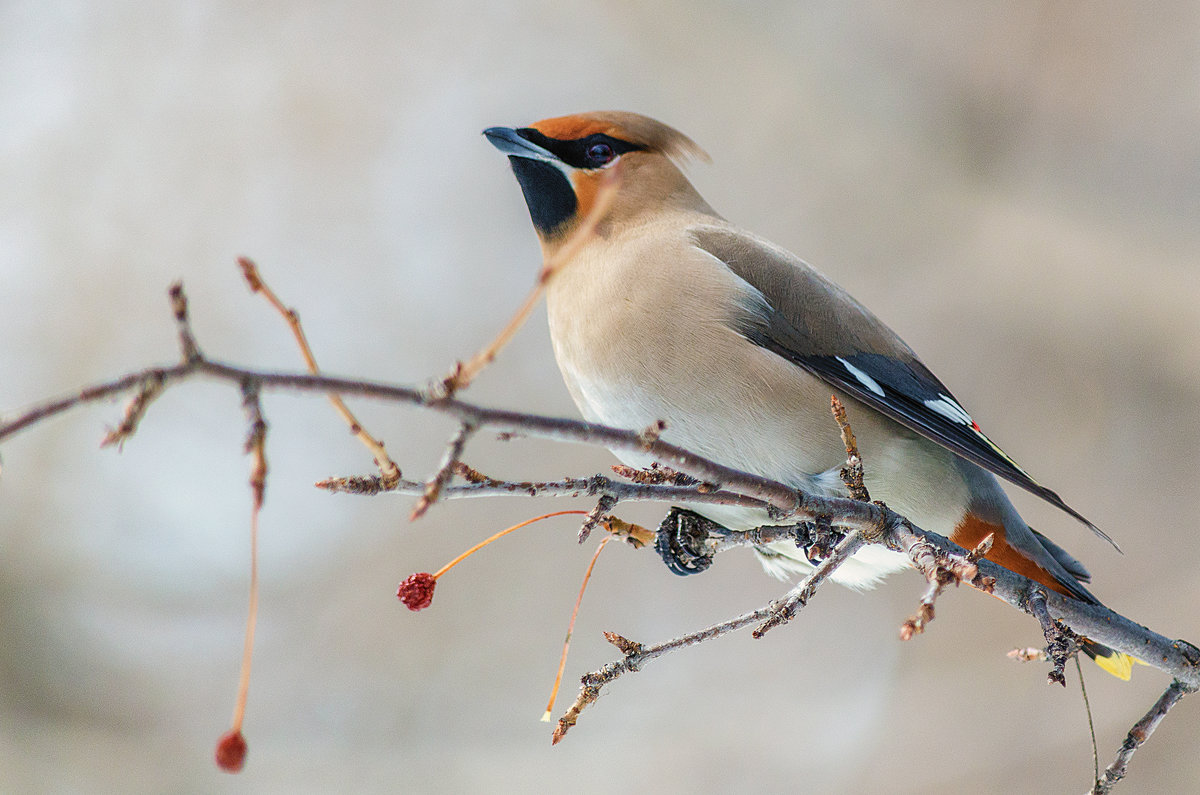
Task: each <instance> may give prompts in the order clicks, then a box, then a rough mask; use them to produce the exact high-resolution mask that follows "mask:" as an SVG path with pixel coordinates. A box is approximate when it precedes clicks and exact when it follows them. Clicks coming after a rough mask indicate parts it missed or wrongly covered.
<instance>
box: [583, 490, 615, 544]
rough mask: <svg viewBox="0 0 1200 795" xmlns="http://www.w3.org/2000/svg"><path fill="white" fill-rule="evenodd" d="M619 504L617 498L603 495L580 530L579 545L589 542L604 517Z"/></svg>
mask: <svg viewBox="0 0 1200 795" xmlns="http://www.w3.org/2000/svg"><path fill="white" fill-rule="evenodd" d="M616 504H617V498H616V497H614V496H613V495H611V494H603V495H601V496H600V500H599V501H598V502H597V503H596V507H595V508H593V509H592V510H591V512H590V513H589V514H588V515H587V518H586V519H584V520H583V524H582V525H581V526H580V528H579V543H580V544H582V543H583V542H584V541H587V539H588V536H589V535H591V534H592V531H593V530H595V529H596V525H598V524H599V523H600V520H601V519H603V518H604V515H605V514H607V513H608V512H609V511H611V510H612V509H613V508H614V507H615V506H616Z"/></svg>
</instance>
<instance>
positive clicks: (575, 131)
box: [529, 113, 634, 143]
mask: <svg viewBox="0 0 1200 795" xmlns="http://www.w3.org/2000/svg"><path fill="white" fill-rule="evenodd" d="M529 126H530V127H532V128H533V129H535V130H537V131H538V132H540V133H541V134H542V135H545V136H547V137H549V138H557V139H559V140H560V141H571V140H574V139H576V138H586V137H587V136H589V135H595V134H597V133H602V134H604V135H611V136H612V137H613V138H620V139H622V140H624V136H625V135H627V134H628V133H626V132H625V130H623V129H622V128H621V126H620V125H619V124H617V123H616V120H614V119H610V118H602V117H600V116H599V115H598V114H594V113H576V114H572V115H570V116H555V117H554V118H552V119H542V120H541V121H537V122H534V123H533V124H531V125H529ZM630 143H634V142H633V141H631V142H630Z"/></svg>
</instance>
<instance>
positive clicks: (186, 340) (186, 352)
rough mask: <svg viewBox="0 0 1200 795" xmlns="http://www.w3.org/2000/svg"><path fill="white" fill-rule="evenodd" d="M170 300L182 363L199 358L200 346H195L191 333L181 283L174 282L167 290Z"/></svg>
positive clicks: (193, 336)
mask: <svg viewBox="0 0 1200 795" xmlns="http://www.w3.org/2000/svg"><path fill="white" fill-rule="evenodd" d="M167 294H168V296H170V298H171V314H173V315H174V316H175V328H176V331H177V332H178V333H179V347H180V349H181V352H182V354H183V361H184V362H191V361H195V360H196V359H199V358H201V356H202V354H201V353H200V346H199V345H197V344H196V335H195V334H193V333H192V321H191V319H190V318H189V317H188V301H187V294H185V293H184V292H183V282H175V283H174V284H172V285H171V287H170V289H168V290H167Z"/></svg>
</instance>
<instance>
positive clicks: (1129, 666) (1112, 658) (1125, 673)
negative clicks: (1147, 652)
mask: <svg viewBox="0 0 1200 795" xmlns="http://www.w3.org/2000/svg"><path fill="white" fill-rule="evenodd" d="M1081 648H1082V649H1083V653H1084V654H1086V655H1087V656H1089V657H1091V658H1092V660H1093V661H1095V663H1096V665H1099V666H1100V667H1101V668H1103V669H1104V670H1105V671H1107V672H1108V673H1110V674H1112V675H1113V676H1115V677H1117V678H1118V679H1123V680H1125V681H1126V682H1128V681H1129V677H1130V675H1131V674H1132V673H1133V664H1134V663H1137V664H1138V665H1145V664H1146V663H1144V662H1142V661H1141V660H1139V659H1138V658H1137V657H1130V656H1129V655H1128V654H1123V653H1121V652H1119V651H1114V650H1112V649H1110V648H1108V647H1107V646H1103V645H1101V644H1099V643H1094V642H1092V641H1090V640H1085V641H1083V643H1082V644H1081Z"/></svg>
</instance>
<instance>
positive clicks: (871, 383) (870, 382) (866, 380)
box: [834, 356, 965, 416]
mask: <svg viewBox="0 0 1200 795" xmlns="http://www.w3.org/2000/svg"><path fill="white" fill-rule="evenodd" d="M834 358H835V359H837V360H838V361H839V362H841V363H842V367H845V368H846V370H847V371H848V372H849V373H850V375H852V376H854V378H855V380H857V381H858V383H860V384H862V385H863V386H865V387H866V388H867V389H869V390H871V391H872V392H874V393H875V394H876V395H879V397H883V396H884V395H883V387H881V386H880V385H879V382H878V381H876V380H875V379H874V378H872V377H871V376H869V375H867V374H866V373H864V372H863V371H862V370H860V369H858V368H857V367H855V366H854V365H852V364H850V362H848V361H846V360H845V359H843V358H842V357H841V356H835V357H834ZM959 411H962V409H959ZM964 416H965V412H964Z"/></svg>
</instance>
